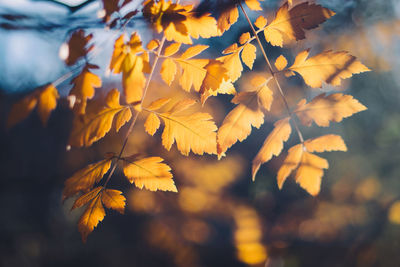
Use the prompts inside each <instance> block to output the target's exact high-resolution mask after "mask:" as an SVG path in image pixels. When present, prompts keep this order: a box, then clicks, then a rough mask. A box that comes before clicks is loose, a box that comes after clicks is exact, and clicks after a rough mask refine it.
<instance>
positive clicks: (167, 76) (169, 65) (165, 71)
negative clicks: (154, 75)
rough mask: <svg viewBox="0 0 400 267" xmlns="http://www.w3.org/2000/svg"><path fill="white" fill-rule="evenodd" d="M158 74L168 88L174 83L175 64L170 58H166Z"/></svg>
mask: <svg viewBox="0 0 400 267" xmlns="http://www.w3.org/2000/svg"><path fill="white" fill-rule="evenodd" d="M160 73H161V78H162V79H163V81H164V82H165V83H166V84H168V85H169V86H170V85H171V84H172V82H173V81H174V79H175V75H176V64H175V62H174V61H173V60H172V59H170V58H166V59H165V60H164V62H163V63H162V65H161V72H160Z"/></svg>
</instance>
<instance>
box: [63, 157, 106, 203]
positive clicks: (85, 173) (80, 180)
mask: <svg viewBox="0 0 400 267" xmlns="http://www.w3.org/2000/svg"><path fill="white" fill-rule="evenodd" d="M110 167H111V159H105V160H102V161H99V162H97V163H93V164H90V165H88V166H86V167H85V168H83V169H81V170H79V171H78V172H76V173H75V174H74V175H72V176H71V177H70V178H68V179H67V180H66V181H65V183H64V190H63V193H62V199H63V201H64V200H65V199H67V198H69V197H71V196H73V195H75V194H76V193H78V192H80V191H84V192H85V191H88V190H90V189H91V188H92V187H93V185H94V183H98V182H99V181H100V180H101V179H102V178H103V176H104V174H106V173H107V172H108V170H109V169H110Z"/></svg>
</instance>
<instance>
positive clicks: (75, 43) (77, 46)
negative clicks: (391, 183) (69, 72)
mask: <svg viewBox="0 0 400 267" xmlns="http://www.w3.org/2000/svg"><path fill="white" fill-rule="evenodd" d="M92 38H93V34H88V35H86V36H85V31H84V30H82V29H79V30H77V31H74V32H73V33H72V35H71V38H70V39H69V41H68V43H67V48H68V53H67V56H66V57H65V63H66V64H67V65H68V66H72V65H74V64H75V63H76V62H77V61H78V60H79V59H80V58H82V57H84V56H86V55H87V54H88V53H89V51H91V50H92V49H93V47H94V46H93V45H91V46H90V47H87V45H88V43H89V42H90V41H91V40H92Z"/></svg>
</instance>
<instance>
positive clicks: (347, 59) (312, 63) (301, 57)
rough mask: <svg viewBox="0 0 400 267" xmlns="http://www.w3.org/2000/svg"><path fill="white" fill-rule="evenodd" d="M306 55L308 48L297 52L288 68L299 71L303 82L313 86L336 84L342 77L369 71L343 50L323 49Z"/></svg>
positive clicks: (338, 83) (345, 77)
mask: <svg viewBox="0 0 400 267" xmlns="http://www.w3.org/2000/svg"><path fill="white" fill-rule="evenodd" d="M308 55H309V50H305V51H303V52H301V53H300V54H298V55H297V57H296V59H295V61H294V63H293V65H292V66H291V67H290V68H289V70H292V71H295V72H297V73H299V74H300V75H301V76H302V77H303V79H304V82H305V83H306V84H307V85H309V86H311V87H313V88H317V87H321V86H322V83H323V82H325V83H327V84H331V85H334V86H338V85H340V83H341V80H342V79H347V78H350V77H351V76H353V74H358V73H362V72H366V71H370V70H369V69H368V68H367V67H366V66H364V65H363V64H362V63H361V62H360V61H358V60H357V59H356V57H354V56H352V55H350V54H348V53H347V52H345V51H340V52H333V51H325V52H322V53H320V54H318V55H315V56H313V57H310V58H308Z"/></svg>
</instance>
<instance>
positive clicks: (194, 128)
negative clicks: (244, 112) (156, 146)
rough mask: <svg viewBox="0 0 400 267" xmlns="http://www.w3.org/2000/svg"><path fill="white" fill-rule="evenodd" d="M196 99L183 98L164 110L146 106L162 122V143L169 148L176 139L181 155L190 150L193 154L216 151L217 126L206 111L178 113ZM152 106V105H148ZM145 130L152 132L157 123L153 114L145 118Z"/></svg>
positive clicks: (157, 125)
mask: <svg viewBox="0 0 400 267" xmlns="http://www.w3.org/2000/svg"><path fill="white" fill-rule="evenodd" d="M195 103H196V101H194V100H191V99H184V100H182V101H179V102H178V103H176V104H175V105H174V106H172V107H171V108H169V109H168V110H167V111H165V112H160V111H156V110H157V109H153V110H152V109H149V108H146V109H145V110H147V111H148V112H150V113H153V114H154V115H156V116H157V117H158V118H159V119H161V120H162V121H163V122H164V130H163V133H162V144H163V146H164V147H165V148H166V149H167V150H170V149H171V147H172V145H173V144H174V142H175V141H176V144H177V147H178V150H179V151H180V152H181V153H182V154H183V155H188V154H189V152H190V151H192V152H193V153H195V154H199V155H203V154H204V153H208V154H215V153H216V132H215V131H216V130H217V127H216V125H215V123H214V122H213V121H212V117H211V116H210V115H209V114H208V113H201V112H196V113H193V114H190V115H180V114H179V113H180V112H182V111H185V110H186V109H188V108H189V107H190V106H192V105H194V104H195ZM150 106H152V105H150ZM146 123H147V127H146V131H147V132H148V133H150V134H154V133H155V131H156V130H157V129H158V127H159V124H158V121H157V120H156V119H155V117H154V116H151V117H150V119H149V118H148V120H146Z"/></svg>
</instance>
